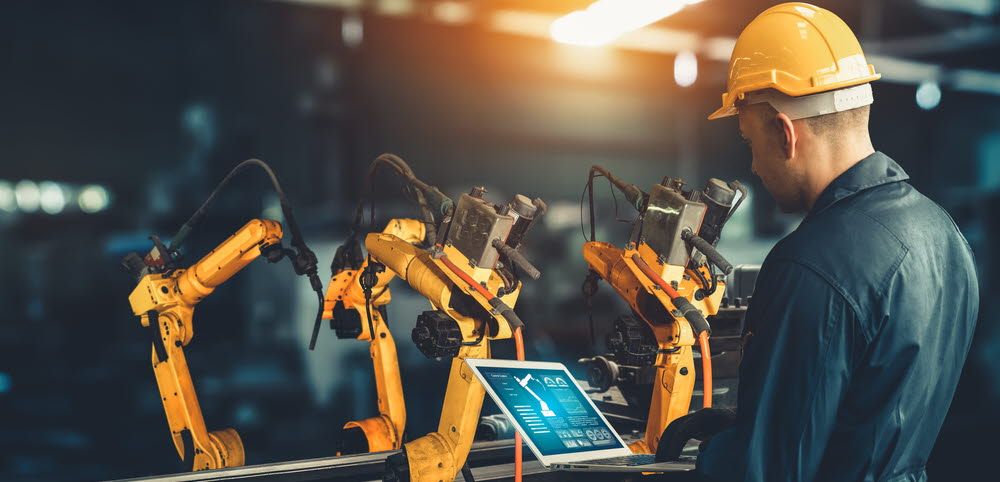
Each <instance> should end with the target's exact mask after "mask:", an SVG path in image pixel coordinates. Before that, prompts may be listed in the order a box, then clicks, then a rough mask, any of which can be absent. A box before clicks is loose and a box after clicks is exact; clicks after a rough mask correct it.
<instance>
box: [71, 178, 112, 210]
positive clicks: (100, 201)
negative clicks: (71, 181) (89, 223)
mask: <svg viewBox="0 0 1000 482" xmlns="http://www.w3.org/2000/svg"><path fill="white" fill-rule="evenodd" d="M76 203H77V204H78V205H79V206H80V209H81V210H82V211H83V212H85V213H87V214H93V213H96V212H98V211H103V210H105V209H107V208H108V205H109V204H111V196H109V195H108V190H107V189H104V188H103V187H101V186H97V185H93V184H91V185H88V186H84V187H83V189H81V190H80V195H79V196H78V197H77V199H76Z"/></svg>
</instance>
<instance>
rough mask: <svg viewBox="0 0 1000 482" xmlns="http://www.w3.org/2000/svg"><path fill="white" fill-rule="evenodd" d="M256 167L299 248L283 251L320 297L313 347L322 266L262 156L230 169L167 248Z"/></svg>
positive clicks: (176, 247) (173, 246)
mask: <svg viewBox="0 0 1000 482" xmlns="http://www.w3.org/2000/svg"><path fill="white" fill-rule="evenodd" d="M251 166H256V167H259V168H261V169H262V170H264V172H265V173H267V177H268V178H269V179H270V181H271V187H272V188H274V192H275V193H276V194H277V195H278V202H279V203H280V204H281V212H282V214H284V216H285V224H287V225H288V228H289V229H290V230H291V232H292V239H291V245H292V246H293V247H294V248H295V249H296V250H295V251H293V250H283V251H282V252H283V253H284V254H285V255H287V256H288V259H289V261H291V263H292V268H293V269H294V270H295V274H297V275H305V276H306V277H307V278H308V279H309V284H310V286H311V287H312V289H313V291H315V292H316V295H317V296H318V298H319V309H318V310H317V311H316V320H315V323H314V327H313V339H312V341H311V343H310V344H309V349H310V350H311V349H312V348H313V347H315V345H316V336H317V334H318V332H319V325H320V324H321V322H322V321H323V282H322V281H320V279H319V274H318V272H319V269H318V267H317V264H318V261H317V259H316V254H315V253H313V252H312V250H311V249H309V246H307V245H306V243H305V240H304V239H303V238H302V230H301V229H299V223H298V221H296V219H295V214H294V213H293V212H292V205H291V203H289V202H288V198H287V197H285V191H284V190H283V189H282V188H281V183H280V182H278V176H277V175H275V174H274V170H273V169H271V166H269V165H267V163H266V162H264V161H262V160H260V159H247V160H245V161H243V162H241V163H239V164H237V165H236V167H234V168H233V170H231V171H229V174H226V177H224V178H222V181H221V182H219V185H217V186H216V187H215V189H214V190H212V192H211V193H210V194H209V195H208V198H207V199H205V202H203V203H202V204H201V207H199V208H198V210H197V211H195V212H194V214H192V215H191V217H190V218H189V219H188V220H187V222H185V223H184V224H183V225H182V226H181V228H180V229H179V230H177V233H176V234H175V235H174V237H173V238H172V239H171V240H170V247H169V248H168V250H170V251H177V250H179V249H180V247H181V245H182V244H183V243H184V241H185V240H186V239H187V237H188V235H189V234H190V233H191V231H192V230H193V229H194V228H195V227H196V226H197V225H198V224H199V223H200V222H201V220H202V219H203V218H204V217H205V214H206V213H207V212H208V208H209V207H210V206H211V205H212V203H213V202H214V201H215V197H216V196H217V195H218V194H219V192H221V191H222V189H223V188H224V187H226V185H228V184H229V181H230V180H232V178H233V177H235V176H236V174H238V173H239V172H241V171H243V170H244V169H246V168H248V167H251Z"/></svg>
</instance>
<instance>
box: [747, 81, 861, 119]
mask: <svg viewBox="0 0 1000 482" xmlns="http://www.w3.org/2000/svg"><path fill="white" fill-rule="evenodd" d="M764 102H766V103H768V104H771V107H774V110H776V111H778V112H781V113H783V114H785V115H787V116H788V118H789V119H791V120H796V119H805V118H808V117H816V116H820V115H824V114H833V113H836V112H844V111H845V110H851V109H857V108H858V107H864V106H866V105H871V104H872V103H874V102H875V98H874V97H873V96H872V86H871V84H861V85H856V86H854V87H847V88H845V89H837V90H831V91H829V92H820V93H818V94H812V95H804V96H802V97H790V96H787V95H785V94H782V93H781V92H778V91H775V90H763V91H759V92H750V93H748V94H747V95H746V104H760V103H764Z"/></svg>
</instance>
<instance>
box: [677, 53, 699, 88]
mask: <svg viewBox="0 0 1000 482" xmlns="http://www.w3.org/2000/svg"><path fill="white" fill-rule="evenodd" d="M696 80H698V57H695V55H694V53H692V52H681V53H679V54H677V57H674V81H675V82H677V85H679V86H681V87H691V86H692V85H694V81H696Z"/></svg>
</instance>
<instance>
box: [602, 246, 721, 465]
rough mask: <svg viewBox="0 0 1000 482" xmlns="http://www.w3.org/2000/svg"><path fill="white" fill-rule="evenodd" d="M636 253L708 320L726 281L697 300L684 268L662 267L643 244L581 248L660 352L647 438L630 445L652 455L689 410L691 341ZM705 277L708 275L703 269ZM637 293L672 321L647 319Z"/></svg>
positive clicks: (688, 328)
mask: <svg viewBox="0 0 1000 482" xmlns="http://www.w3.org/2000/svg"><path fill="white" fill-rule="evenodd" d="M635 253H639V256H640V257H642V259H643V260H644V261H646V263H647V264H648V265H649V266H650V267H652V268H653V269H654V270H656V271H658V273H659V274H660V277H661V278H663V279H664V280H665V281H666V282H668V283H670V282H672V281H676V282H677V287H676V289H677V292H678V293H679V294H680V295H681V296H683V297H685V298H687V299H688V300H689V301H690V302H691V304H693V305H694V306H695V307H696V308H698V309H699V310H701V312H702V313H704V314H705V315H706V316H711V315H714V314H716V313H718V312H719V305H720V303H721V302H722V296H723V294H724V293H725V288H726V286H725V283H724V282H722V281H719V284H718V288H717V289H716V291H715V293H713V294H712V296H709V297H706V298H704V299H701V300H696V299H695V297H694V293H695V291H696V290H697V289H698V288H699V285H698V282H697V281H695V280H693V279H691V278H690V277H688V276H686V275H685V274H684V267H683V266H671V265H667V264H661V263H660V262H659V261H658V260H657V257H656V256H655V253H653V251H652V250H651V249H650V248H649V246H647V245H645V244H644V243H642V244H640V245H639V246H638V247H637V248H636V249H626V250H622V249H620V248H617V247H615V246H614V245H612V244H609V243H603V242H599V241H592V242H588V243H585V244H584V246H583V257H584V260H585V261H586V262H587V264H588V265H589V266H590V269H592V270H594V271H595V272H597V274H598V275H600V277H601V278H602V279H604V280H605V281H607V283H608V284H609V285H611V287H612V288H613V289H614V290H615V291H616V292H617V293H618V295H619V296H621V297H622V299H624V300H625V301H626V302H627V303H628V304H629V306H631V307H632V310H633V311H634V312H635V313H637V314H638V315H639V316H640V317H641V318H642V319H643V321H645V322H646V324H647V325H648V326H649V328H650V329H651V330H652V332H653V335H654V336H655V337H656V341H657V345H658V346H659V353H658V354H657V356H656V361H655V362H654V366H656V376H655V378H654V383H653V394H652V395H653V396H652V401H651V403H650V406H649V418H648V419H647V421H646V434H645V437H644V439H643V440H642V441H639V442H635V443H633V444H631V445H630V446H629V448H631V449H632V451H633V452H635V453H652V451H655V448H656V447H657V445H658V444H659V441H660V436H661V435H662V434H663V430H664V429H666V428H667V425H669V424H670V422H672V421H674V420H675V419H677V418H678V417H680V416H682V415H685V414H687V413H688V411H689V410H690V406H691V396H692V394H693V392H694V382H695V379H696V378H695V377H696V374H695V369H694V356H693V354H692V346H694V344H695V338H694V332H693V331H692V329H691V325H690V324H689V323H688V322H687V320H685V319H684V317H682V316H673V312H674V311H675V310H676V307H674V305H673V303H672V302H671V301H670V297H669V296H667V294H666V293H664V292H663V291H662V290H661V289H660V288H659V287H658V286H656V284H655V283H654V282H652V281H651V280H650V279H649V278H648V277H646V276H645V275H644V274H643V273H642V271H640V270H639V267H638V266H636V265H635V262H633V261H632V255H633V254H635ZM704 273H705V274H706V275H708V273H707V271H706V272H704ZM641 293H642V294H646V293H648V294H650V295H653V296H654V297H656V299H657V301H659V302H660V304H661V305H663V307H664V308H665V309H666V311H667V313H668V316H669V317H670V319H669V322H666V323H664V322H663V320H657V319H648V318H647V316H646V314H644V313H643V310H642V309H641V308H640V306H639V302H638V300H639V296H640V294H641ZM683 373H686V375H685V374H683ZM651 448H652V449H651Z"/></svg>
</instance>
